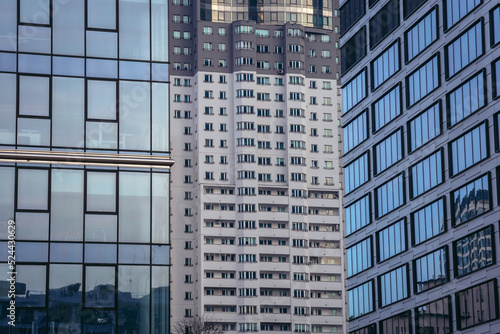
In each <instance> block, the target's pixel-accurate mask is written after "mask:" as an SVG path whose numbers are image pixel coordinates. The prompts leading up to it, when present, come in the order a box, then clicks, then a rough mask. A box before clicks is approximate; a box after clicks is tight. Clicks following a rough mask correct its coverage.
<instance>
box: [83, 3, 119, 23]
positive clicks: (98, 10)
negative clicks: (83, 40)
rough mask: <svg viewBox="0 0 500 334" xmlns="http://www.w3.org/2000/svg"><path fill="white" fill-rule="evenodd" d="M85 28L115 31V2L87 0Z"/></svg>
mask: <svg viewBox="0 0 500 334" xmlns="http://www.w3.org/2000/svg"><path fill="white" fill-rule="evenodd" d="M87 20H88V22H87V26H88V28H97V29H111V30H114V29H116V0H88V2H87Z"/></svg>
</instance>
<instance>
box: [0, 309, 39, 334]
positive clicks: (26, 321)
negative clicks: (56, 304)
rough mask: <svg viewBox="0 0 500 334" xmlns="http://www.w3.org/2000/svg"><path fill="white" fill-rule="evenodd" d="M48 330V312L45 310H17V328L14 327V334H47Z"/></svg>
mask: <svg viewBox="0 0 500 334" xmlns="http://www.w3.org/2000/svg"><path fill="white" fill-rule="evenodd" d="M0 329H1V327H0ZM46 330H47V312H46V311H45V310H33V309H19V310H16V327H13V331H12V334H39V333H45V331H46ZM2 333H3V332H2ZM7 333H8V330H7Z"/></svg>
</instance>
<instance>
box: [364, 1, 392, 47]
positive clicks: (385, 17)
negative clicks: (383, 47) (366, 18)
mask: <svg viewBox="0 0 500 334" xmlns="http://www.w3.org/2000/svg"><path fill="white" fill-rule="evenodd" d="M369 26H370V49H373V48H374V47H375V46H376V45H377V44H378V43H380V42H381V41H382V40H383V39H384V38H385V37H386V36H388V35H389V33H390V32H391V31H392V30H394V29H395V28H396V27H397V26H399V0H389V2H388V3H387V4H386V5H385V6H384V7H382V9H381V10H379V11H378V12H377V14H375V15H374V16H373V17H372V18H371V19H370V22H369Z"/></svg>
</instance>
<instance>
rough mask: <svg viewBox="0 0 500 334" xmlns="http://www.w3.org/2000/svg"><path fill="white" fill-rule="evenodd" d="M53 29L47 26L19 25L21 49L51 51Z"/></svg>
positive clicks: (38, 51)
mask: <svg viewBox="0 0 500 334" xmlns="http://www.w3.org/2000/svg"><path fill="white" fill-rule="evenodd" d="M50 41H51V29H50V28H46V27H34V26H22V25H21V26H19V39H18V43H19V51H23V52H36V53H50V47H51V45H50V44H51V43H50Z"/></svg>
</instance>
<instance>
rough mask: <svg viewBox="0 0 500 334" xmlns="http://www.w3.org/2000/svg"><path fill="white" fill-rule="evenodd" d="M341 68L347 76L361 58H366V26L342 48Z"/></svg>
mask: <svg viewBox="0 0 500 334" xmlns="http://www.w3.org/2000/svg"><path fill="white" fill-rule="evenodd" d="M340 53H341V56H340V59H341V63H340V68H341V71H342V74H345V73H346V72H347V71H348V70H349V69H350V68H351V67H353V66H354V65H355V64H356V63H357V62H358V61H359V60H360V59H361V58H363V57H364V56H366V26H363V27H362V28H361V29H360V30H359V31H358V32H357V33H356V34H355V35H354V36H352V37H351V38H350V39H349V40H348V41H347V42H345V43H344V45H342V47H341V48H340Z"/></svg>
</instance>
